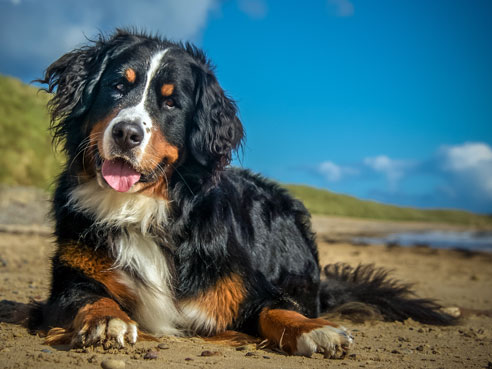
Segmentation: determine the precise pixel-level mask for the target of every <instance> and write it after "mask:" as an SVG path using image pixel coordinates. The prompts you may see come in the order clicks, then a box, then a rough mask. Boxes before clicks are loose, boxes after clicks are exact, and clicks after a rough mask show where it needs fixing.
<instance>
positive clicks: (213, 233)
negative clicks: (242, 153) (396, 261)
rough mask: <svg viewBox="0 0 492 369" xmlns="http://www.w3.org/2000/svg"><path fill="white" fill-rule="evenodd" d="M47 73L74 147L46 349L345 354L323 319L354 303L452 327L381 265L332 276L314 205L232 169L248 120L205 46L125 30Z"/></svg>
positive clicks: (344, 335)
mask: <svg viewBox="0 0 492 369" xmlns="http://www.w3.org/2000/svg"><path fill="white" fill-rule="evenodd" d="M39 82H41V83H43V84H46V85H47V88H46V90H47V91H49V92H50V93H52V99H51V101H50V110H51V115H52V131H53V134H54V139H55V141H57V140H58V142H61V143H62V144H63V148H64V151H65V152H66V156H67V161H66V165H65V168H64V170H63V172H62V173H61V175H60V176H59V178H58V180H57V185H56V191H55V194H54V199H53V216H54V219H55V221H56V226H55V237H56V251H55V254H54V256H53V258H52V280H51V290H50V295H49V298H48V300H47V301H46V302H43V303H37V304H35V305H34V306H33V308H32V310H31V314H30V321H29V327H30V328H31V329H32V330H45V331H46V332H48V333H47V336H46V342H47V343H49V344H56V343H60V342H68V343H70V344H71V345H72V346H74V347H80V346H89V345H97V344H105V342H109V341H110V342H112V343H113V344H115V345H120V346H124V345H125V344H133V343H135V342H136V341H137V340H138V339H139V337H140V338H141V337H146V336H149V335H152V336H162V335H200V336H214V335H218V334H221V333H223V332H225V331H228V330H232V331H237V332H243V333H246V334H249V335H252V336H256V337H260V338H261V339H264V340H268V342H269V343H270V344H272V345H274V346H276V347H277V348H278V349H280V350H282V351H284V352H285V353H288V354H295V355H305V356H311V355H312V354H313V353H315V352H320V353H324V355H325V357H329V358H340V357H343V356H344V355H345V354H346V352H347V350H348V349H349V348H350V347H351V345H352V343H353V337H352V336H351V334H350V333H349V331H347V330H346V329H345V328H344V327H342V326H339V325H337V324H335V323H332V322H330V321H328V320H325V319H322V318H320V314H322V313H326V312H329V311H333V310H334V309H339V308H340V306H343V305H346V304H351V303H352V304H353V303H360V304H365V305H367V306H372V307H373V308H374V309H377V310H378V311H379V312H380V313H381V314H382V315H383V316H384V317H386V318H387V319H390V320H395V319H396V320H403V319H406V318H408V317H412V318H414V319H416V320H419V321H422V322H426V323H436V324H446V323H449V322H451V320H452V318H451V317H450V316H448V315H446V314H443V313H442V312H440V311H439V306H438V305H437V304H436V303H434V302H433V301H432V300H425V299H416V298H413V297H412V296H410V292H411V291H410V290H409V289H408V286H406V285H402V284H399V283H396V282H394V281H393V280H392V279H388V278H387V276H386V273H385V272H384V271H382V270H380V269H377V268H373V267H371V266H359V267H357V268H351V267H349V266H347V265H329V266H327V267H325V268H324V269H323V273H322V274H323V278H320V274H321V268H320V265H319V262H318V251H317V247H316V244H315V240H314V234H313V232H312V230H311V225H310V215H309V213H308V212H307V210H306V209H305V207H304V206H303V205H302V203H301V202H300V201H298V200H296V199H293V198H292V197H291V196H290V195H289V194H288V193H287V191H286V190H284V189H282V188H281V187H279V186H278V185H277V184H275V183H273V182H271V181H269V180H267V179H265V178H263V177H261V176H259V175H256V174H253V173H251V172H250V171H247V170H244V169H237V168H231V167H229V166H228V165H229V163H230V161H231V156H232V154H233V153H234V151H235V150H237V149H238V148H239V147H240V146H241V141H242V139H243V136H244V132H243V126H242V124H241V122H240V120H239V118H238V116H237V108H236V105H235V103H234V101H233V100H231V99H230V98H229V97H228V96H227V95H226V94H225V93H224V91H223V89H222V88H221V87H220V85H219V83H218V82H217V79H216V77H215V75H214V71H213V67H212V65H211V63H210V62H209V61H208V60H207V58H206V57H205V55H204V53H203V52H202V51H200V50H199V49H198V48H196V47H195V46H193V45H191V44H188V43H187V44H182V43H174V42H170V41H168V40H166V39H162V38H160V37H156V36H150V35H147V34H143V33H139V32H135V31H128V30H118V31H116V32H115V33H114V34H113V35H112V36H110V37H104V36H100V38H99V39H98V40H96V41H93V42H90V44H89V45H87V46H85V47H82V48H80V49H76V50H73V51H71V52H69V53H67V54H66V55H63V56H62V57H61V58H60V59H58V60H57V61H55V62H54V63H53V64H52V65H51V66H49V67H48V69H47V71H46V74H45V76H44V78H42V79H41V80H39Z"/></svg>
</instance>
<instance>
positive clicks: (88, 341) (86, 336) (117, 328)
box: [71, 317, 138, 347]
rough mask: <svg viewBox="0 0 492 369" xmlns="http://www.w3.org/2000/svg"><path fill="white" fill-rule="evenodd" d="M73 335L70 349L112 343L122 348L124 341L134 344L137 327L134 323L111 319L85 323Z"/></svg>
mask: <svg viewBox="0 0 492 369" xmlns="http://www.w3.org/2000/svg"><path fill="white" fill-rule="evenodd" d="M74 333H75V334H74V336H73V338H72V342H71V346H72V347H84V346H92V345H97V344H105V343H111V342H113V341H115V342H116V343H117V344H118V346H119V347H124V346H125V341H126V342H128V343H130V344H134V343H135V342H137V336H138V333H137V325H136V324H135V323H134V322H131V321H130V322H124V321H123V320H121V319H119V318H113V317H104V318H102V319H98V320H97V321H91V322H87V323H86V324H84V326H83V327H82V328H81V329H80V330H79V331H78V332H74Z"/></svg>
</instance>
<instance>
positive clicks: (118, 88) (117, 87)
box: [114, 83, 125, 92]
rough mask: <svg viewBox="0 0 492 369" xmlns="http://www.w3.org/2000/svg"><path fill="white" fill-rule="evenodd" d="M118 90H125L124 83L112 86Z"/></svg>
mask: <svg viewBox="0 0 492 369" xmlns="http://www.w3.org/2000/svg"><path fill="white" fill-rule="evenodd" d="M114 88H116V89H117V90H118V91H120V92H124V91H125V84H124V83H118V84H117V85H116V86H114Z"/></svg>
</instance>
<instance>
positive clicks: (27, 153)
mask: <svg viewBox="0 0 492 369" xmlns="http://www.w3.org/2000/svg"><path fill="white" fill-rule="evenodd" d="M47 102H48V96H47V94H46V93H44V92H38V89H37V88H35V87H32V86H29V85H26V84H25V83H22V82H21V81H19V80H17V79H14V78H11V77H6V76H1V75H0V150H1V155H0V183H3V184H8V185H26V186H36V187H41V188H44V189H48V188H49V186H50V184H51V183H52V181H53V178H54V176H55V175H56V173H58V171H59V170H60V163H61V159H60V155H58V158H57V157H55V155H54V152H53V151H52V149H51V137H50V135H49V133H48V127H49V117H48V112H47V109H46V103H47Z"/></svg>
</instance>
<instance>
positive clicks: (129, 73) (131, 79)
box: [125, 68, 137, 83]
mask: <svg viewBox="0 0 492 369" xmlns="http://www.w3.org/2000/svg"><path fill="white" fill-rule="evenodd" d="M125 78H126V80H127V81H128V82H130V83H133V82H135V79H137V74H136V73H135V71H134V70H133V69H132V68H128V69H127V70H126V71H125Z"/></svg>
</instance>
